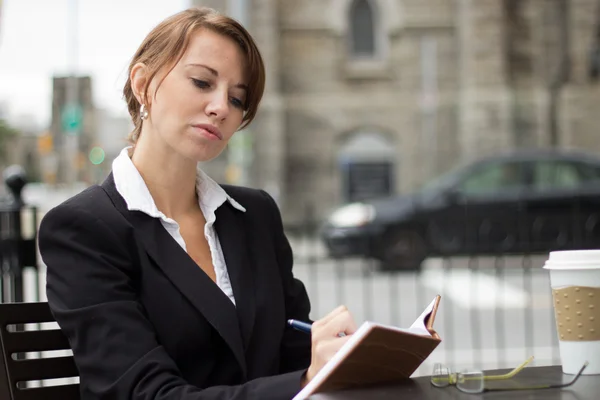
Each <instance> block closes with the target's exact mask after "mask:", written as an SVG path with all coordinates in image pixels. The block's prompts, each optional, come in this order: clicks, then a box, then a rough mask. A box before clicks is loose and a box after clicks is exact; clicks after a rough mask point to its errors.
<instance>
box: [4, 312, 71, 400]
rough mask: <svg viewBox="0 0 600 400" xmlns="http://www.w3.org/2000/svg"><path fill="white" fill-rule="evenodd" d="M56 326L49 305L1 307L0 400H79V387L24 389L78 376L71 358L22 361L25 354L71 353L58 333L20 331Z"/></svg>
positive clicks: (52, 331)
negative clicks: (30, 326) (34, 383)
mask: <svg viewBox="0 0 600 400" xmlns="http://www.w3.org/2000/svg"><path fill="white" fill-rule="evenodd" d="M42 322H55V319H54V317H53V316H52V313H51V312H50V307H48V303H6V304H0V356H1V357H2V359H1V360H0V361H1V362H0V399H2V400H42V399H43V400H53V399H56V400H59V399H60V400H79V399H80V394H79V384H68V385H60V386H45V387H27V382H30V381H40V380H44V379H56V378H69V377H76V376H78V375H79V373H78V371H77V367H76V366H75V362H74V360H73V356H63V357H54V358H25V356H24V353H29V352H33V353H36V352H42V351H50V350H68V349H70V346H69V342H68V341H67V338H66V337H65V336H64V335H63V333H62V332H61V331H60V330H59V329H52V330H23V324H38V323H42Z"/></svg>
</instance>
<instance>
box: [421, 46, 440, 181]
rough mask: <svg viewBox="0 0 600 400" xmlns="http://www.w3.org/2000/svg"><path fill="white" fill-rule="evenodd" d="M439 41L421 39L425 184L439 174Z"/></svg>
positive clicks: (422, 134) (422, 132)
mask: <svg viewBox="0 0 600 400" xmlns="http://www.w3.org/2000/svg"><path fill="white" fill-rule="evenodd" d="M437 69H438V67H437V41H436V39H435V38H432V37H430V36H426V37H423V38H421V138H422V139H421V140H422V142H421V144H422V152H423V155H424V157H423V158H424V159H425V160H427V161H426V162H427V166H426V168H424V169H423V170H424V171H425V174H426V176H425V177H424V179H423V182H425V181H427V180H430V179H431V178H433V177H434V176H436V175H437V173H438V167H439V166H438V162H437V160H438V141H437V136H438V132H437V108H438V86H437V75H438V71H437Z"/></svg>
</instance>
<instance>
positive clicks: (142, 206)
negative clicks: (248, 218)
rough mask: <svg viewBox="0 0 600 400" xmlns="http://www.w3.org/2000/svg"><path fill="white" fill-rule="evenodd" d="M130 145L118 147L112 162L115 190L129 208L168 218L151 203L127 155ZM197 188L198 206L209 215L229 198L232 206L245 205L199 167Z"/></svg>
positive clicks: (140, 178) (148, 193)
mask: <svg viewBox="0 0 600 400" xmlns="http://www.w3.org/2000/svg"><path fill="white" fill-rule="evenodd" d="M130 149H132V147H131V146H129V147H126V148H124V149H123V150H121V153H120V154H119V156H118V157H117V158H115V159H114V161H113V163H112V172H113V178H114V180H115V186H116V188H117V191H118V192H119V194H120V195H121V197H123V199H124V200H125V203H126V204H127V209H128V210H129V211H141V212H143V213H146V214H148V215H150V216H151V217H154V218H161V219H168V218H167V217H166V216H165V215H164V214H163V213H162V212H161V211H160V210H159V209H158V208H157V207H156V203H154V199H153V198H152V195H151V194H150V191H149V190H148V186H146V182H144V179H143V178H142V176H141V175H140V173H139V171H138V170H137V168H136V167H135V165H133V162H132V161H131V158H130V157H129V151H130ZM196 192H197V193H198V199H199V204H200V208H201V209H202V212H203V213H204V214H205V218H207V219H208V215H214V213H215V211H216V210H217V208H219V207H220V206H221V205H222V204H223V203H225V202H226V201H228V202H229V203H230V204H231V205H232V206H233V207H234V208H236V209H237V210H239V211H242V212H245V211H246V209H245V208H244V207H243V206H242V205H241V204H240V203H238V202H237V201H236V200H235V199H233V198H232V197H231V196H229V194H227V192H226V191H225V189H223V188H222V187H221V185H219V184H218V183H217V182H215V181H214V180H213V179H211V178H210V177H209V176H208V175H207V174H206V173H205V172H204V171H202V170H201V169H200V168H198V172H197V175H196Z"/></svg>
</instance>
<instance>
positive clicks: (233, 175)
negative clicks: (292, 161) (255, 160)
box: [227, 0, 252, 186]
mask: <svg viewBox="0 0 600 400" xmlns="http://www.w3.org/2000/svg"><path fill="white" fill-rule="evenodd" d="M227 12H228V14H229V15H230V16H231V17H232V18H234V19H235V20H237V21H238V22H239V23H240V24H241V25H242V26H244V27H245V28H246V29H247V26H248V2H247V0H227ZM251 162H252V136H251V133H250V132H249V131H248V130H246V129H243V130H241V131H239V132H236V134H235V135H234V136H233V137H232V138H231V140H230V141H229V145H228V147H227V181H228V183H230V184H235V185H240V186H248V185H249V184H250V173H249V172H250V171H249V170H250V164H251Z"/></svg>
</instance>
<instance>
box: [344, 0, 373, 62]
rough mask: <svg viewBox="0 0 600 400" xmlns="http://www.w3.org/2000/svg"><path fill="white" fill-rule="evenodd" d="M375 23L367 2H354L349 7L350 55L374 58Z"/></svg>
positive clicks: (355, 0)
mask: <svg viewBox="0 0 600 400" xmlns="http://www.w3.org/2000/svg"><path fill="white" fill-rule="evenodd" d="M376 29H377V28H376V21H375V12H374V10H373V6H372V4H371V2H370V1H369V0H354V2H353V3H352V6H351V7H350V54H352V56H353V57H360V58H364V57H369V58H371V57H374V56H375V54H376V35H375V30H376Z"/></svg>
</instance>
